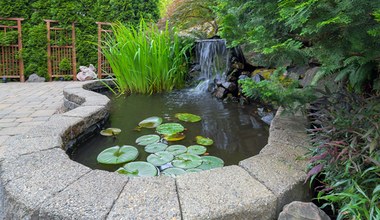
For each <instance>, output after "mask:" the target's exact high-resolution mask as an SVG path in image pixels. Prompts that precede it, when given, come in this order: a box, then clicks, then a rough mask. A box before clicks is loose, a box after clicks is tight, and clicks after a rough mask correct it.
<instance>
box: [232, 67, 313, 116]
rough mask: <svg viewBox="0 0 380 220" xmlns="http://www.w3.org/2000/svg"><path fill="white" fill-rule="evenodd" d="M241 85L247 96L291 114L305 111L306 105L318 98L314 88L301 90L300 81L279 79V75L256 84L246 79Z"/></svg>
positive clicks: (241, 81)
mask: <svg viewBox="0 0 380 220" xmlns="http://www.w3.org/2000/svg"><path fill="white" fill-rule="evenodd" d="M239 83H240V84H241V88H242V92H243V94H244V95H245V96H248V97H250V98H253V99H258V100H260V101H261V102H266V103H271V104H274V105H275V106H276V107H279V106H282V107H284V108H285V109H286V110H287V111H290V112H296V111H298V110H305V107H306V104H307V103H310V102H311V101H312V100H314V99H315V98H316V97H315V95H314V90H313V88H312V87H307V88H304V89H301V88H300V86H299V83H298V81H294V80H291V79H288V78H283V77H279V76H278V74H273V75H272V76H271V79H270V80H262V81H260V82H256V81H254V80H253V79H245V80H240V81H239Z"/></svg>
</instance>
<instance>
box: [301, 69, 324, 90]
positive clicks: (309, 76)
mask: <svg viewBox="0 0 380 220" xmlns="http://www.w3.org/2000/svg"><path fill="white" fill-rule="evenodd" d="M319 70H320V67H313V68H311V69H308V70H306V72H305V74H304V77H303V79H302V81H301V85H302V86H304V87H305V86H309V85H310V84H311V82H312V81H313V79H314V76H315V74H317V72H318V71H319Z"/></svg>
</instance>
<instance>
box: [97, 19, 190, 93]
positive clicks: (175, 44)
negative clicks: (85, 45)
mask: <svg viewBox="0 0 380 220" xmlns="http://www.w3.org/2000/svg"><path fill="white" fill-rule="evenodd" d="M112 28H113V36H114V37H109V38H108V40H107V41H106V42H105V43H106V48H105V49H104V50H103V53H104V55H105V57H106V58H107V60H108V61H109V63H110V65H111V68H112V71H113V73H114V74H115V77H116V83H117V87H118V89H119V91H120V92H121V93H142V94H152V93H158V92H163V91H171V90H172V89H173V88H178V87H181V86H183V85H184V78H185V73H186V70H187V56H186V53H187V51H188V49H189V48H190V47H191V44H185V43H183V41H182V40H181V39H180V37H179V36H178V35H176V34H175V33H174V32H171V31H169V28H168V26H166V28H165V30H159V29H158V28H157V26H156V25H154V24H147V23H146V22H145V21H144V20H141V21H140V24H139V26H138V27H137V28H135V27H134V26H132V25H123V24H121V23H118V24H115V25H113V27H112Z"/></svg>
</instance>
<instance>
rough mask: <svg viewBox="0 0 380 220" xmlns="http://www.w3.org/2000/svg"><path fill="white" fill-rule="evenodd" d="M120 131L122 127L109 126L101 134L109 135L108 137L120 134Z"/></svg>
mask: <svg viewBox="0 0 380 220" xmlns="http://www.w3.org/2000/svg"><path fill="white" fill-rule="evenodd" d="M120 133H121V129H120V128H107V129H104V130H101V131H100V134H101V135H103V136H107V137H110V136H115V135H118V134H120Z"/></svg>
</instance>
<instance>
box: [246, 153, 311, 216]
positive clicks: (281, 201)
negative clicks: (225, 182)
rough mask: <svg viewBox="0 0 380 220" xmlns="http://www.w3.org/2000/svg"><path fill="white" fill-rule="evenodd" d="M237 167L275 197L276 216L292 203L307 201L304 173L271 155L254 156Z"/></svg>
mask: <svg viewBox="0 0 380 220" xmlns="http://www.w3.org/2000/svg"><path fill="white" fill-rule="evenodd" d="M239 165H240V166H241V167H243V168H244V169H245V170H247V171H248V172H249V173H250V174H251V175H252V176H253V177H255V178H256V179H257V180H259V181H260V182H261V183H263V184H264V185H265V186H266V187H268V189H270V190H271V191H272V192H273V193H274V195H275V196H276V197H277V214H278V213H280V212H281V210H282V207H283V206H284V205H286V204H288V203H290V202H292V201H295V200H300V201H307V200H308V199H309V198H310V196H309V193H308V192H309V186H308V184H305V183H304V181H305V179H306V173H305V172H302V171H300V170H297V169H295V168H294V167H293V166H292V164H288V163H286V162H284V161H281V160H279V158H276V157H273V156H271V155H256V156H254V157H251V158H248V159H245V160H243V161H240V163H239Z"/></svg>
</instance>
